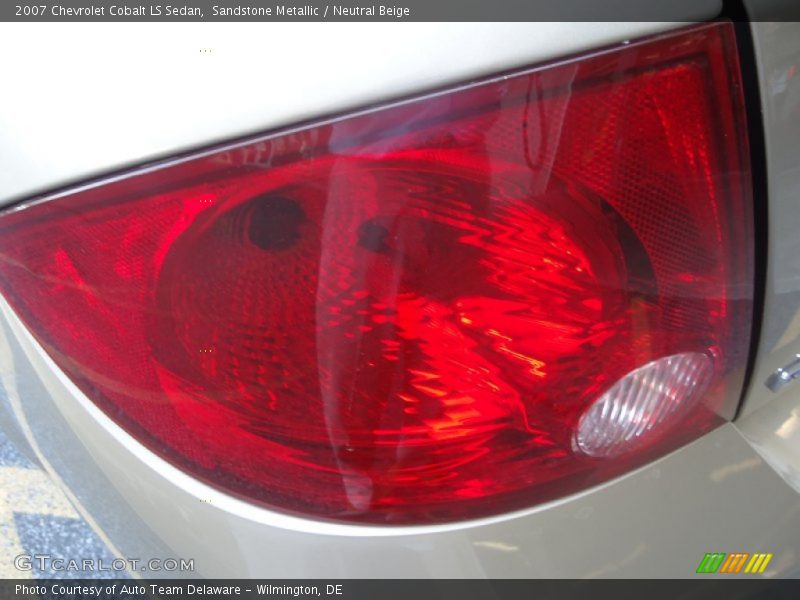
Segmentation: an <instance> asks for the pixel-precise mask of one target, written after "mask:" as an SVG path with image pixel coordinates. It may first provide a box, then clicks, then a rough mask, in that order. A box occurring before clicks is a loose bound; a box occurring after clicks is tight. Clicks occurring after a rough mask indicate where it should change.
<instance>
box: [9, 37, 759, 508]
mask: <svg viewBox="0 0 800 600" xmlns="http://www.w3.org/2000/svg"><path fill="white" fill-rule="evenodd" d="M750 203H751V197H750V182H749V165H748V154H747V140H746V137H745V127H744V117H743V109H742V100H741V90H740V80H739V73H738V65H737V59H736V48H735V41H734V37H733V30H732V26H731V25H730V24H725V23H717V24H710V25H704V26H699V27H693V28H689V29H684V30H682V31H679V32H677V33H674V34H670V35H666V36H661V37H658V38H655V39H652V40H649V41H645V42H641V43H634V44H630V45H627V46H624V47H621V48H617V49H613V50H610V51H606V52H601V53H598V54H594V55H590V56H588V57H581V58H576V59H574V60H568V61H565V62H560V63H557V64H554V65H550V66H544V67H541V68H536V69H533V70H529V71H525V72H522V73H519V74H515V75H511V76H503V77H498V78H495V79H492V80H489V81H486V82H483V83H478V84H473V85H468V86H465V87H462V88H459V89H456V90H453V91H449V92H446V93H440V94H436V95H432V96H428V97H425V98H422V99H420V100H416V101H410V102H406V103H403V104H399V105H395V106H391V107H388V108H382V109H378V110H373V111H369V112H364V113H361V114H357V115H355V116H350V117H345V118H341V119H336V120H333V121H328V122H324V123H321V124H317V125H314V126H309V127H304V128H301V129H297V130H292V131H288V132H285V133H280V134H275V135H268V136H264V137H261V138H258V139H254V140H251V141H247V142H243V143H239V144H236V145H233V146H230V147H227V148H224V149H221V150H213V151H211V152H206V153H203V154H200V155H197V156H194V157H189V158H184V159H180V160H177V161H174V162H170V163H166V164H161V165H157V166H155V167H151V168H147V169H143V170H139V171H136V172H132V173H129V174H127V175H124V176H122V177H118V178H115V179H112V180H110V181H107V182H101V183H98V184H94V185H91V186H88V187H85V188H83V189H80V190H77V191H73V192H68V193H65V194H61V195H58V196H54V197H51V198H46V199H43V200H41V201H36V202H32V203H30V204H29V205H27V206H22V207H19V208H17V209H14V210H9V211H6V213H5V214H4V215H3V216H2V218H0V240H1V241H0V288H1V289H2V292H3V294H4V295H5V297H6V298H7V299H8V301H9V302H10V304H11V305H12V306H13V308H14V309H15V310H16V311H17V313H18V314H19V315H20V317H21V318H22V319H23V321H24V322H25V323H26V324H27V326H28V327H29V328H30V329H31V331H32V332H33V334H34V335H35V337H36V338H37V339H38V341H39V342H40V343H41V345H42V346H43V347H44V348H45V350H46V351H47V352H48V353H49V354H50V356H51V357H52V358H53V359H54V361H55V362H56V363H57V364H58V365H59V366H60V367H61V368H62V369H63V370H64V372H65V373H66V374H67V375H68V376H69V377H70V378H71V379H72V380H73V381H74V382H75V383H76V384H77V385H78V386H79V387H80V388H81V389H82V390H83V392H85V394H86V395H87V396H88V397H89V398H91V399H92V400H93V401H94V402H96V403H97V404H98V405H99V406H100V407H101V408H102V409H103V410H104V411H105V412H106V413H107V414H108V415H109V416H110V417H111V418H113V419H114V420H116V421H117V422H118V423H120V424H121V425H122V426H123V427H124V428H126V429H127V430H128V431H129V432H130V433H131V434H133V435H134V436H135V437H137V438H138V439H139V440H141V441H142V442H143V443H144V444H146V445H147V446H148V447H149V448H150V449H152V450H153V451H154V452H156V453H158V454H159V455H161V456H162V457H164V458H165V459H167V460H169V461H171V462H173V463H175V464H177V465H179V466H181V467H182V468H184V469H185V470H187V471H189V472H191V473H192V474H194V475H195V476H196V477H198V478H200V479H202V480H204V481H206V482H208V483H210V484H213V485H215V486H218V487H221V488H223V489H225V490H228V491H230V492H232V493H235V494H237V495H240V496H243V497H246V498H249V499H251V500H253V501H257V502H260V503H263V504H265V505H267V506H269V507H272V508H275V509H279V510H284V511H290V512H293V513H299V514H305V515H313V516H315V517H318V518H335V519H347V520H357V521H369V522H390V523H414V522H416V523H421V522H436V521H447V520H455V519H464V518H471V517H477V516H481V515H487V514H490V513H497V512H500V511H506V510H510V509H514V508H519V507H524V506H529V505H532V504H535V503H538V502H541V501H544V500H547V499H551V498H554V497H556V496H558V495H563V494H566V493H569V492H574V491H576V490H578V489H581V488H583V487H585V486H588V485H591V484H595V483H598V482H601V481H604V480H607V479H608V478H610V477H613V476H615V475H618V474H620V473H622V472H624V471H626V470H630V469H631V468H634V467H636V466H638V465H641V464H643V463H644V462H645V461H648V460H652V459H653V458H655V457H657V456H660V455H663V454H664V453H666V452H668V451H670V450H673V449H675V448H676V447H678V446H679V445H681V444H684V443H686V442H687V441H689V440H691V439H693V438H695V437H697V436H699V435H701V434H702V433H703V432H705V431H707V430H709V429H710V428H712V427H714V426H715V425H716V424H718V423H720V422H721V421H722V420H723V419H725V418H729V417H730V416H731V414H732V411H733V410H734V406H735V402H736V399H737V395H738V393H739V392H740V388H741V382H742V377H743V368H744V366H745V360H746V349H747V346H748V341H749V340H748V336H749V327H750V312H751V301H752V294H753V289H752V277H751V274H752V258H753V248H752V246H753V243H752V223H751V206H750Z"/></svg>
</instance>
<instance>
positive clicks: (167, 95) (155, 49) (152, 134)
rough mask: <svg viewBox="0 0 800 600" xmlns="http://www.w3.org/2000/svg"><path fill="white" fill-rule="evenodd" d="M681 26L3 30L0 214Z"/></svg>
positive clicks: (54, 26)
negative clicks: (63, 190) (222, 147)
mask: <svg viewBox="0 0 800 600" xmlns="http://www.w3.org/2000/svg"><path fill="white" fill-rule="evenodd" d="M705 4H709V3H705ZM710 5H712V6H713V5H716V2H711V3H710ZM704 6H705V5H704ZM704 10H705V11H706V13H707V14H708V15H713V14H715V13H714V12H711V11H713V8H709V7H708V6H705V8H704ZM701 16H702V15H701ZM681 25H682V24H680V23H672V24H670V23H655V22H653V23H573V24H566V25H565V24H562V23H544V22H543V23H232V24H229V23H218V24H215V25H214V27H213V29H210V28H209V27H207V26H206V24H204V23H174V24H167V23H157V24H152V25H149V26H147V27H148V30H147V31H148V33H147V34H145V35H143V34H142V32H143V28H144V27H145V26H144V25H142V24H140V23H106V24H104V25H103V27H102V28H98V27H97V26H96V25H94V24H90V23H74V24H67V25H66V26H65V25H63V24H58V23H21V24H14V26H13V27H12V26H11V24H4V25H0V52H1V53H2V54H3V55H5V56H14V55H15V54H17V55H24V56H25V60H24V61H15V60H7V61H3V62H2V63H0V81H3V82H5V85H6V86H7V89H10V90H12V89H13V90H17V91H16V93H9V94H2V96H0V164H2V165H3V169H1V170H0V205H2V204H5V203H8V202H11V201H14V200H19V199H22V198H25V197H29V196H31V195H34V194H37V193H40V192H42V191H45V190H50V189H53V188H56V187H59V186H64V185H68V184H70V183H74V182H78V181H81V180H85V179H86V178H88V177H93V176H96V175H99V174H102V173H105V172H108V171H112V170H115V169H122V168H127V167H129V166H132V165H135V164H141V163H143V162H146V161H152V160H156V159H159V158H163V157H166V156H171V155H174V154H175V153H179V152H184V151H187V150H189V149H193V148H197V147H202V146H209V145H212V144H215V143H218V142H222V141H226V140H230V139H232V138H235V137H238V136H243V135H248V134H252V133H256V132H261V131H265V130H270V129H275V128H280V127H284V126H288V125H294V124H296V123H299V122H302V121H305V120H308V119H314V118H319V117H323V116H325V115H331V114H335V113H339V112H342V111H347V110H350V109H354V108H362V107H364V106H368V105H370V104H374V103H379V102H384V101H388V100H393V99H396V98H400V97H404V96H408V95H410V94H416V93H420V92H424V91H428V90H432V89H436V88H440V87H442V86H446V85H450V84H453V83H457V82H463V81H469V80H471V79H474V78H478V77H482V76H485V75H488V74H493V73H497V72H500V71H504V70H508V69H514V68H518V67H524V66H527V65H531V64H534V63H537V62H541V61H546V60H549V59H552V58H556V57H560V56H565V55H569V54H574V53H577V52H582V51H586V50H590V49H593V48H597V47H601V46H605V45H608V44H614V43H619V42H622V41H624V40H627V39H631V38H634V37H642V36H645V35H648V34H652V33H656V32H659V31H663V30H665V29H670V28H674V27H679V26H681ZM565 27H567V28H568V31H567V32H566V33H565ZM43 38H45V39H47V40H48V44H45V45H43V44H41V40H42V39H43ZM143 39H146V40H147V43H142V40H143ZM312 41H313V43H311V42H312ZM112 45H113V48H114V49H115V50H114V52H102V51H101V50H100V49H102V48H106V47H109V46H112ZM52 48H58V49H59V51H58V52H55V53H54V52H53V51H52ZM201 50H202V52H201ZM54 94H57V97H55V98H54Z"/></svg>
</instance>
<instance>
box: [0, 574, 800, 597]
mask: <svg viewBox="0 0 800 600" xmlns="http://www.w3.org/2000/svg"><path fill="white" fill-rule="evenodd" d="M798 596H800V580H792V579H788V580H766V579H733V578H728V579H724V578H716V577H715V578H709V579H703V578H698V579H684V580H645V579H641V580H630V579H628V580H622V579H617V580H595V581H572V580H520V579H513V580H505V579H493V580H492V579H475V580H470V579H427V580H423V579H401V580H398V579H348V580H323V579H307V580H277V579H272V580H270V579H265V580H255V579H217V580H187V579H162V580H132V579H49V580H46V579H43V580H30V579H27V580H22V579H16V580H14V579H7V580H0V600H6V599H10V598H15V599H16V598H19V599H23V598H25V599H34V598H42V599H48V600H56V599H60V600H97V599H101V600H112V599H113V600H117V599H119V600H123V599H124V600H134V599H135V600H150V599H153V600H155V599H163V600H190V599H191V600H200V599H203V598H214V599H229V598H239V599H246V600H254V599H256V598H259V599H267V600H289V599H296V598H325V599H326V600H429V599H443V600H444V599H448V600H451V599H452V600H505V599H506V598H508V599H514V600H516V599H520V600H521V599H526V600H534V599H535V600H539V599H542V598H558V599H559V600H562V599H569V598H592V599H602V598H613V599H614V600H620V599H624V598H643V597H646V598H647V600H660V599H662V598H664V599H667V598H669V599H673V598H686V599H694V598H697V599H700V598H709V597H724V598H726V599H732V600H736V599H739V598H764V597H767V598H776V599H782V598H787V599H788V598H796V597H798Z"/></svg>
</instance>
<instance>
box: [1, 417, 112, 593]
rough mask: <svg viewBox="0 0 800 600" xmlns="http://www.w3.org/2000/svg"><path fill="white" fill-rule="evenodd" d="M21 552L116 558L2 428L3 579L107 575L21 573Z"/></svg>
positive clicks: (96, 575)
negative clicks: (18, 563)
mask: <svg viewBox="0 0 800 600" xmlns="http://www.w3.org/2000/svg"><path fill="white" fill-rule="evenodd" d="M20 554H31V555H32V554H48V555H50V556H51V557H54V558H55V557H58V558H63V559H65V560H69V559H75V560H78V561H80V560H83V559H94V560H95V561H97V560H100V559H102V560H103V562H105V563H106V564H108V563H110V562H111V561H112V560H113V558H114V557H113V555H112V554H111V553H110V552H109V550H108V549H107V548H106V546H105V544H103V542H102V541H101V540H100V538H99V537H98V536H97V535H96V534H95V533H94V531H93V530H92V529H91V527H89V525H88V524H87V523H86V522H85V521H84V520H83V519H82V518H81V517H80V515H79V514H78V513H77V512H76V510H75V509H74V508H73V506H72V504H70V502H69V500H67V498H66V496H65V495H64V494H63V493H62V492H61V490H60V489H59V488H58V487H57V486H56V485H55V484H54V483H53V482H52V481H51V480H50V478H49V477H48V476H47V474H45V472H44V471H42V470H41V469H40V468H39V467H37V466H35V465H33V464H32V463H31V462H30V461H29V460H28V459H27V458H26V457H25V456H23V455H22V454H20V452H19V451H17V449H16V448H15V447H14V446H13V444H12V443H11V442H10V441H9V440H8V438H6V436H5V435H4V434H3V432H2V431H0V579H4V578H14V579H23V578H24V579H27V578H34V579H47V578H52V577H58V578H65V579H66V578H80V577H82V576H85V577H92V578H96V577H102V576H103V573H97V572H93V573H91V574H88V573H87V574H86V575H82V574H81V573H80V572H74V571H73V572H67V571H62V572H58V573H55V572H53V571H40V570H36V569H35V570H32V571H19V570H17V569H16V568H15V567H14V558H15V557H16V556H19V555H20ZM34 566H35V564H34ZM116 575H117V576H119V575H120V574H119V573H117V574H116ZM107 576H112V575H111V574H110V573H109V574H108V575H107Z"/></svg>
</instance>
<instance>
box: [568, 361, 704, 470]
mask: <svg viewBox="0 0 800 600" xmlns="http://www.w3.org/2000/svg"><path fill="white" fill-rule="evenodd" d="M713 372H714V366H713V362H712V360H711V358H709V357H708V356H706V355H705V354H700V353H697V352H686V353H683V354H676V355H673V356H667V357H664V358H660V359H658V360H655V361H653V362H651V363H648V364H646V365H645V366H643V367H639V368H638V369H635V370H634V371H632V372H630V373H628V374H627V375H625V377H623V378H622V379H620V380H619V381H618V382H616V383H615V384H614V385H613V386H611V388H610V389H609V390H608V391H607V392H605V393H604V394H603V395H602V396H600V398H599V399H598V400H597V401H596V402H595V403H594V404H592V405H591V406H590V407H589V409H588V410H587V411H586V413H584V415H583V416H582V417H581V419H580V421H579V423H578V430H577V432H576V434H575V444H576V446H577V447H578V449H580V450H581V451H582V452H584V453H586V454H588V455H590V456H601V457H612V456H617V455H618V454H622V453H623V452H631V451H633V450H635V449H636V448H637V447H638V446H639V445H640V444H641V443H642V442H644V441H647V439H648V438H649V437H651V436H654V435H658V434H660V433H661V432H662V428H664V427H666V426H668V425H669V423H670V421H671V420H672V419H675V418H676V417H678V416H680V415H681V414H682V413H686V412H688V411H690V410H691V409H692V408H694V406H695V405H696V404H697V402H698V401H699V400H700V397H701V394H702V393H703V392H704V391H705V390H706V386H707V385H708V382H709V381H710V380H711V376H712V374H713Z"/></svg>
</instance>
